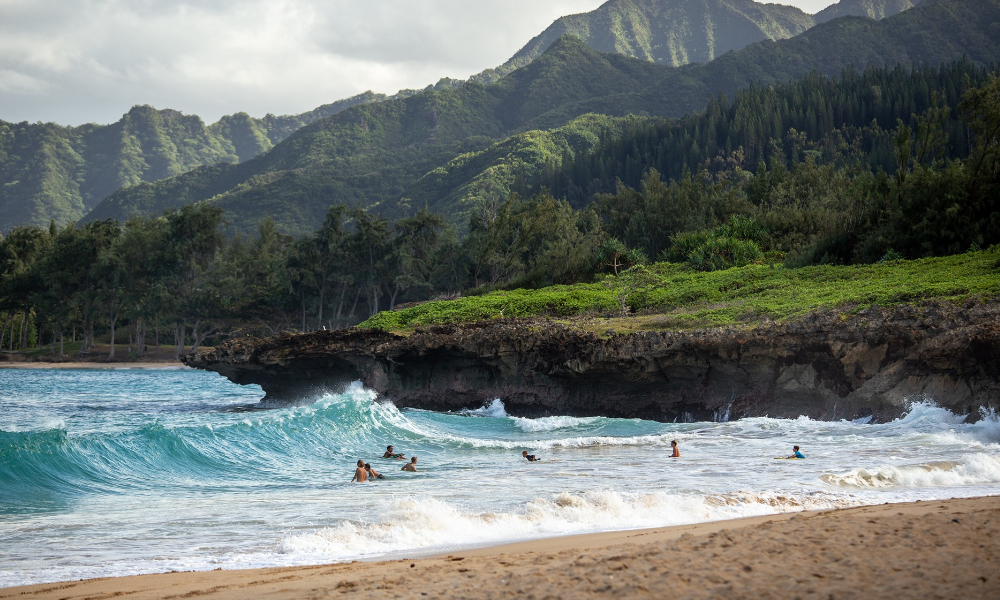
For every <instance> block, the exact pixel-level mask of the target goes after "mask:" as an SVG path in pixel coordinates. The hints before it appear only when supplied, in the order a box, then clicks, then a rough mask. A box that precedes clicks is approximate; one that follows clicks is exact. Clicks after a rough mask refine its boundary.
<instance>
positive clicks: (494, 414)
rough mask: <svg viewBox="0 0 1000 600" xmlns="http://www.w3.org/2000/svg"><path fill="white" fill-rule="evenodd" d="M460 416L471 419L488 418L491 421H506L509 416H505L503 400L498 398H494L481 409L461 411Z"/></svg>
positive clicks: (505, 409) (505, 410)
mask: <svg viewBox="0 0 1000 600" xmlns="http://www.w3.org/2000/svg"><path fill="white" fill-rule="evenodd" d="M460 414H463V415H469V416H472V417H490V418H493V419H506V418H507V417H509V416H510V415H508V414H507V408H506V407H505V406H504V405H503V400H501V399H500V398H494V399H493V400H491V401H490V403H489V404H487V405H485V406H483V407H481V408H477V409H474V410H472V409H465V410H462V411H460Z"/></svg>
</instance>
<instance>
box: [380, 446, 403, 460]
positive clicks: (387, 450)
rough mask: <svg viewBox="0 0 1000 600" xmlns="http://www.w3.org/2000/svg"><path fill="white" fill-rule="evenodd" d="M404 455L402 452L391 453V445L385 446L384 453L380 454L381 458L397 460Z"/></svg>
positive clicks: (401, 458)
mask: <svg viewBox="0 0 1000 600" xmlns="http://www.w3.org/2000/svg"><path fill="white" fill-rule="evenodd" d="M404 457H405V455H404V454H393V453H392V446H386V447H385V454H383V455H382V458H397V459H399V460H403V458H404Z"/></svg>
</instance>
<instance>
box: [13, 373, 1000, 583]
mask: <svg viewBox="0 0 1000 600" xmlns="http://www.w3.org/2000/svg"><path fill="white" fill-rule="evenodd" d="M262 395H263V394H262V392H261V390H260V389H259V388H256V387H253V386H248V387H241V386H237V385H234V384H232V383H230V382H229V381H227V380H226V379H224V378H222V377H221V376H219V375H216V374H214V373H205V372H200V371H191V370H179V369H177V370H163V371H137V370H93V371H60V370H37V371H36V370H23V371H22V370H5V369H0V587H7V586H14V585H24V584H31V583H42V582H50V581H62V580H73V579H81V578H91V577H107V576H121V575H133V574H140V573H157V572H167V571H175V570H176V571H188V570H211V569H218V568H223V569H241V568H256V567H273V566H292V565H309V564H321V563H327V562H334V561H349V560H357V559H371V558H379V557H386V558H403V557H415V556H418V555H426V554H431V553H437V552H448V551H452V550H455V549H459V548H464V547H470V546H479V545H488V544H496V543H503V542H512V541H522V540H530V539H535V538H541V537H550V536H557V535H566V534H573V533H585V532H597V531H609V530H620V529H633V528H641V527H658V526H667V525H679V524H687V523H696V522H704V521H711V520H720V519H731V518H738V517H745V516H754V515H764V514H772V513H779V512H790V511H801V510H811V509H822V508H835V507H847V506H857V505H864V504H881V503H885V502H906V501H913V500H932V499H942V498H952V497H970V496H983V495H996V494H998V493H1000V420H998V418H997V415H996V414H994V413H985V414H981V415H955V414H952V413H951V412H949V411H947V410H945V409H943V408H939V407H938V406H937V405H936V404H935V403H934V401H933V399H921V400H919V401H915V402H913V403H912V405H911V406H910V407H909V412H908V413H907V414H906V415H905V416H904V417H902V418H900V419H898V420H896V421H893V422H891V423H885V424H872V423H869V422H867V421H865V420H861V421H855V422H849V421H840V422H818V421H812V420H810V419H807V418H799V419H793V420H787V419H771V418H753V419H743V420H739V421H734V422H715V423H656V422H651V421H642V420H637V419H636V420H633V419H606V418H572V417H558V416H557V417H545V418H539V419H525V418H517V417H511V416H509V415H508V414H507V413H506V411H505V409H504V406H503V403H502V401H501V400H496V401H494V402H492V403H490V404H489V405H488V406H485V407H482V408H480V409H478V410H470V411H465V412H462V413H434V412H428V411H419V410H398V409H397V408H395V407H394V406H392V405H391V404H390V403H386V402H383V401H382V400H381V399H379V398H377V397H376V396H375V395H374V394H373V393H372V392H370V391H368V390H365V389H363V388H362V387H361V386H360V385H358V384H355V385H353V386H351V387H350V388H348V389H347V390H346V391H345V392H344V393H342V394H337V395H327V396H324V397H319V398H315V399H314V401H312V402H311V403H310V404H308V405H303V406H297V407H289V408H284V409H273V410H255V409H254V406H255V405H256V404H257V402H258V401H259V400H260V398H261V396H262ZM719 416H720V419H721V418H724V417H725V415H724V414H720V415H719ZM671 440H677V441H678V443H679V445H680V449H681V453H682V457H681V458H680V459H671V458H669V454H670V449H669V445H670V441H671ZM388 444H393V445H394V446H395V450H396V451H397V452H404V453H406V455H407V457H409V456H413V455H415V456H417V457H418V458H419V463H418V467H419V468H420V469H421V471H420V472H418V473H403V472H400V470H399V469H400V467H401V465H402V463H401V462H400V461H393V460H384V459H381V458H380V457H381V455H382V452H384V450H385V447H386V445H388ZM792 445H799V446H801V447H802V451H803V452H804V453H805V455H806V457H807V459H806V460H798V461H789V460H774V457H779V456H787V455H788V454H790V453H791V448H792ZM522 450H528V451H529V453H532V454H537V455H539V456H540V457H541V458H542V461H541V462H538V463H527V462H526V461H524V460H523V459H522V458H521V456H520V455H521V451H522ZM358 459H364V460H366V461H368V462H370V463H371V465H372V466H373V467H374V468H375V469H376V470H377V471H380V472H382V473H383V474H384V475H385V476H386V479H385V480H380V481H376V482H373V483H367V484H351V483H349V482H350V479H351V476H352V475H353V473H354V463H356V461H357V460H358Z"/></svg>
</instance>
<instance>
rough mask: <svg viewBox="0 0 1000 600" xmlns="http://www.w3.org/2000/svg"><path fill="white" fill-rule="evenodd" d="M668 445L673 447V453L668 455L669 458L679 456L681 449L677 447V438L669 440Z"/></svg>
mask: <svg viewBox="0 0 1000 600" xmlns="http://www.w3.org/2000/svg"><path fill="white" fill-rule="evenodd" d="M670 447H671V448H673V449H674V453H673V454H671V455H670V458H680V457H681V449H680V448H678V447H677V440H671V441H670Z"/></svg>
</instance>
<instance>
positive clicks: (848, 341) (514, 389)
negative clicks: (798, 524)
mask: <svg viewBox="0 0 1000 600" xmlns="http://www.w3.org/2000/svg"><path fill="white" fill-rule="evenodd" d="M998 317H1000V303H996V302H991V303H987V304H983V303H979V302H973V301H970V302H967V303H965V304H964V305H954V304H942V303H928V304H923V305H919V306H900V307H895V308H891V309H886V308H869V309H865V310H861V311H858V312H854V313H848V312H840V311H831V312H824V313H818V314H813V315H810V316H808V317H806V318H803V319H800V320H796V321H794V322H789V323H780V324H779V323H769V324H764V325H761V326H758V327H755V328H753V329H748V330H741V329H735V328H734V329H711V330H702V331H683V332H677V331H646V332H640V333H633V334H629V335H619V334H611V335H608V336H606V337H605V336H598V335H595V334H593V333H590V332H586V331H582V330H579V329H576V328H573V327H569V326H565V325H560V324H555V323H552V322H548V321H544V320H528V321H525V320H495V321H487V322H482V323H476V324H468V325H456V326H445V327H429V328H426V329H418V330H417V331H416V332H414V333H412V334H411V335H408V336H401V335H395V334H391V333H385V332H381V331H369V330H350V331H338V332H327V331H322V332H316V333H311V334H302V335H292V334H288V335H281V336H276V337H271V338H266V339H257V338H244V339H236V340H232V341H230V342H227V343H225V344H223V345H221V346H219V347H218V348H216V349H214V350H212V351H209V352H204V353H200V354H189V355H187V356H185V357H183V360H184V362H185V363H186V364H188V365H191V366H193V367H197V368H200V369H206V370H211V371H217V372H219V373H221V374H222V375H225V376H226V377H228V378H229V379H231V380H232V381H234V382H236V383H240V384H249V383H256V384H259V385H261V386H262V387H263V389H264V391H265V392H266V394H267V396H266V398H265V399H264V401H263V402H264V403H265V404H267V403H277V402H286V401H296V400H300V399H303V398H308V397H314V396H315V395H316V394H317V393H321V392H322V391H336V390H338V389H340V388H342V387H343V386H344V385H346V384H347V383H349V382H351V381H356V380H361V381H362V382H364V384H365V385H366V386H367V387H369V388H371V389H374V390H375V391H377V392H378V393H379V395H380V396H382V397H384V398H387V399H389V400H391V401H392V402H394V403H395V404H396V405H398V406H400V407H415V408H424V409H430V410H456V409H461V408H476V407H479V406H482V405H483V404H484V403H485V402H488V401H490V400H492V399H494V398H501V399H503V401H504V404H505V405H506V407H507V411H508V412H509V413H510V414H514V415H521V416H545V415H572V416H593V415H602V416H609V417H629V418H632V417H635V418H645V419H654V420H659V421H674V420H679V421H685V420H688V421H689V420H713V419H714V420H719V419H722V418H732V419H735V418H740V417H747V416H759V415H770V416H773V417H796V416H799V415H807V416H809V417H812V418H816V419H827V420H835V419H855V418H859V417H865V416H874V418H875V419H876V420H886V419H891V418H894V417H896V416H899V415H900V414H902V413H903V412H904V411H905V405H906V402H907V400H917V399H921V398H930V399H933V400H935V401H936V402H938V403H939V404H941V405H942V406H946V407H948V408H951V409H952V410H953V411H955V412H957V413H970V414H972V415H978V414H979V410H978V409H979V408H980V407H984V406H986V407H993V408H996V407H997V406H1000V318H998Z"/></svg>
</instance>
